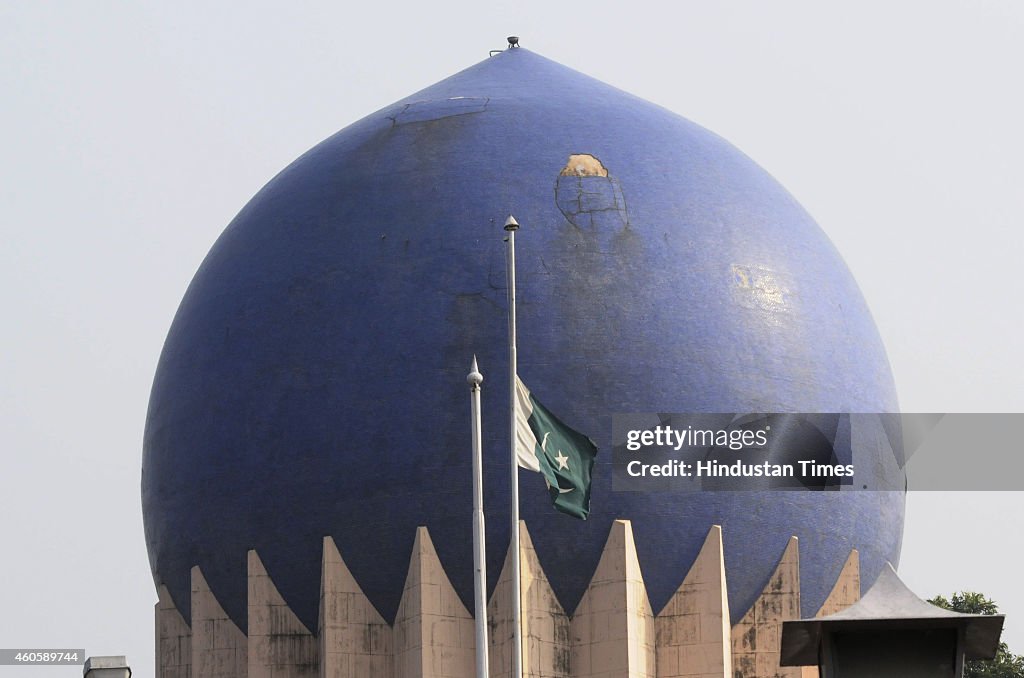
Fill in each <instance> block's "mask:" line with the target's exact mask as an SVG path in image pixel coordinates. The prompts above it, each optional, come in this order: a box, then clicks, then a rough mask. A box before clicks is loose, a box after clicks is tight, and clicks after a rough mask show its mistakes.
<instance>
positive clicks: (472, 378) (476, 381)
mask: <svg viewBox="0 0 1024 678" xmlns="http://www.w3.org/2000/svg"><path fill="white" fill-rule="evenodd" d="M466 381H468V382H469V383H470V385H472V386H479V385H480V384H482V383H483V381H484V375H482V374H480V368H479V367H477V366H476V356H475V355H474V356H473V367H472V368H470V372H469V374H468V375H466Z"/></svg>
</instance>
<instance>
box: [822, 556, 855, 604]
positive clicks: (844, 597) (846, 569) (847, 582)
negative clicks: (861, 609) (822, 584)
mask: <svg viewBox="0 0 1024 678" xmlns="http://www.w3.org/2000/svg"><path fill="white" fill-rule="evenodd" d="M858 600H860V553H858V552H857V549H853V550H851V551H850V555H849V556H847V558H846V562H845V563H843V568H842V569H841V570H840V571H839V576H838V577H836V583H835V584H834V585H833V586H832V590H831V591H830V592H829V594H828V596H827V597H826V598H825V602H823V603H822V604H821V608H820V609H819V610H818V613H817V614H816V615H814V616H815V617H825V616H827V615H830V614H835V613H836V612H839V611H840V610H845V609H846V608H848V607H850V606H851V605H853V604H854V603H856V602H857V601H858Z"/></svg>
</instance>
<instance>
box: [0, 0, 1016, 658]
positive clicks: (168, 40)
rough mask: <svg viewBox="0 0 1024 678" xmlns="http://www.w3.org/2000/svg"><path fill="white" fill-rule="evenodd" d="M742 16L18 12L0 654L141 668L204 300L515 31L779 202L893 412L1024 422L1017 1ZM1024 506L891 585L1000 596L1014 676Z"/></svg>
mask: <svg viewBox="0 0 1024 678" xmlns="http://www.w3.org/2000/svg"><path fill="white" fill-rule="evenodd" d="M725 4H726V3H712V2H665V3H651V2H644V1H642V0H637V1H633V2H621V1H620V2H603V1H601V0H588V1H587V2H543V3H541V2H532V1H527V0H517V1H515V2H485V3H484V2H459V3H437V2H434V3H431V2H417V3H411V2H410V3H404V4H403V3H396V2H389V3H383V2H380V3H359V5H358V6H352V5H351V4H346V3H339V2H334V3H316V4H312V3H302V2H288V3H279V4H271V3H248V5H247V6H245V7H244V8H243V5H242V3H226V2H220V3H207V2H204V3H198V2H174V3H153V2H131V3H129V2H100V1H96V2H89V3H84V2H72V1H71V0H68V1H66V2H42V1H39V0H31V1H24V2H21V1H16V0H2V1H0V88H2V90H0V91H2V95H0V96H2V105H0V225H2V228H3V239H2V243H3V244H2V246H0V290H2V292H0V294H2V295H3V296H2V300H3V301H2V309H3V313H4V321H3V331H2V333H0V337H2V344H0V349H2V355H3V359H2V361H0V369H2V375H0V398H2V401H0V405H2V413H0V435H2V437H0V440H2V444H3V466H2V469H3V471H2V474H3V478H4V481H5V482H4V489H3V493H2V495H0V502H2V503H0V538H2V542H0V544H2V549H3V551H2V553H0V647H56V646H70V647H85V648H86V649H87V652H88V654H91V655H100V654H126V655H128V658H129V662H130V663H131V665H132V666H133V667H134V670H135V672H136V675H138V676H145V675H150V674H151V672H152V670H153V611H152V607H153V604H154V603H155V601H156V594H155V591H154V588H153V583H152V579H151V576H150V572H149V564H148V561H147V557H146V548H145V542H144V538H143V533H142V517H141V507H140V497H139V482H140V462H141V443H142V428H143V423H144V419H145V412H146V405H147V401H148V397H149V388H150V385H151V382H152V377H153V372H154V369H155V367H156V361H157V358H158V356H159V352H160V349H161V346H162V344H163V339H164V336H165V335H166V332H167V329H168V327H169V325H170V322H171V319H172V317H173V314H174V311H175V309H176V308H177V305H178V302H179V300H180V299H181V296H182V294H183V293H184V291H185V288H186V286H187V284H188V282H189V280H190V279H191V277H192V275H193V273H194V272H195V270H196V268H197V267H198V265H199V263H200V262H201V261H202V258H203V256H204V255H205V254H206V252H207V250H208V249H209V247H210V246H211V245H212V244H213V242H214V240H215V239H216V237H217V236H218V234H219V233H220V232H221V230H222V229H223V228H224V227H225V226H226V225H227V223H228V221H229V220H230V219H231V218H232V217H233V216H234V215H235V213H236V212H238V210H239V209H241V207H242V206H243V205H244V204H245V203H246V201H247V200H248V199H249V198H250V197H251V196H252V195H253V194H254V193H255V192H256V191H257V190H259V188H260V187H261V186H262V185H263V184H264V183H266V181H268V180H269V179H270V178H271V177H272V176H273V175H274V174H275V173H276V172H277V171H278V170H280V169H281V168H283V167H284V166H285V165H286V164H287V163H289V162H290V161H291V160H293V159H294V158H295V157H297V156H298V155H299V154H301V153H302V152H303V151H305V150H306V149H308V148H309V147H310V146H313V145H314V144H316V143H317V142H319V141H320V140H322V139H323V138H325V137H326V136H328V135H330V134H331V133H333V132H334V131H336V130H338V129H340V128H342V127H344V126H346V125H348V124H349V123H351V122H353V121H355V120H357V119H359V118H361V117H363V116H364V115H366V114H368V113H371V112H373V111H375V110H377V109H378V108H381V107H382V106H384V105H386V104H389V103H391V102H392V101H395V100H397V99H399V98H402V97H404V96H405V95H407V94H410V93H412V92H413V91H415V90H418V89H420V88H422V87H425V86H427V85H429V84H431V83H433V82H436V81H437V80H440V79H442V78H444V77H446V76H448V75H450V74H452V73H454V72H456V71H458V70H461V69H462V68H464V67H466V66H469V65H471V64H473V63H475V62H477V61H479V60H481V59H483V58H486V56H487V52H488V50H491V49H500V48H502V47H503V46H504V44H505V36H506V35H508V34H517V35H520V36H522V45H523V46H524V47H526V48H529V49H532V50H534V51H536V52H539V53H540V54H543V55H545V56H547V57H549V58H552V59H554V60H556V61H560V62H561V63H563V64H565V65H567V66H570V67H573V68H576V69H578V70H581V71H583V72H585V73H587V74H589V75H592V76H595V77H597V78H599V79H601V80H604V81H606V82H608V83H610V84H612V85H615V86H618V87H620V88H622V89H625V90H627V91H629V92H632V93H634V94H637V95H639V96H642V97H644V98H646V99H649V100H651V101H654V102H656V103H658V104H660V105H662V106H665V107H666V108H669V109H671V110H673V111H675V112H677V113H680V114H681V115H684V116H686V117H688V118H690V119H691V120H694V121H696V122H698V123H700V124H701V125H704V126H705V127H708V128H710V129H711V130H713V131H715V132H717V133H718V134H720V135H722V136H724V137H725V138H727V139H729V140H730V141H731V142H733V143H734V144H735V145H737V146H738V147H739V148H740V149H742V150H743V151H744V152H746V153H747V154H748V155H750V156H751V157H752V158H753V159H754V160H755V161H757V162H758V163H760V164H761V165H762V166H763V167H765V168H766V169H767V170H768V171H769V172H770V173H772V174H773V175H774V176H775V177H776V178H777V179H779V180H780V181H781V182H782V184H783V185H785V186H786V187H787V188H788V189H789V190H790V192H792V193H793V194H794V195H795V196H796V198H797V199H798V200H799V201H800V202H801V203H802V204H803V205H804V207H806V208H807V209H808V210H809V211H810V212H811V214H812V215H813V216H814V217H815V218H816V219H817V221H818V222H819V224H820V225H821V226H822V228H823V229H824V230H825V231H826V232H827V233H828V235H829V236H830V237H831V238H832V240H833V241H834V242H835V243H836V245H837V246H838V248H839V250H840V251H841V252H842V253H843V255H844V257H845V258H846V261H847V263H848V264H849V266H850V268H851V269H852V270H853V273H854V275H855V276H856V278H857V280H858V281H859V283H860V285H861V288H862V290H863V292H864V294H865V296H866V298H867V300H868V303H869V305H870V307H871V309H872V311H873V313H874V316H875V320H876V322H877V324H878V327H879V329H880V331H881V333H882V337H883V339H884V340H885V343H886V346H887V348H888V352H889V358H890V361H891V363H892V367H893V370H894V373H895V375H896V382H897V387H898V389H899V394H900V400H901V405H902V408H903V409H904V410H905V411H912V412H913V411H918V412H921V411H940V412H957V411H968V412H971V411H979V412H981V411H995V412H1009V411H1022V410H1024V357H1022V351H1021V331H1022V329H1024V323H1022V321H1021V318H1020V314H1021V311H1022V303H1021V298H1022V293H1024V275H1022V273H1021V271H1022V261H1024V257H1022V254H1024V233H1022V228H1021V227H1022V224H1021V217H1022V215H1024V190H1022V187H1024V164H1022V163H1024V130H1022V124H1021V121H1022V120H1024V97H1022V94H1021V87H1020V79H1021V66H1022V64H1024V4H1022V3H1019V2H1012V1H1006V2H985V1H980V0H973V1H972V2H948V1H944V2H934V1H930V2H900V3H893V2H859V3H842V5H841V6H840V5H839V4H838V3H823V2H820V1H815V2H772V3H763V2H732V3H728V7H725V6H724V5H725ZM499 216H500V215H499ZM1021 447H1022V446H1021V445H1019V444H1018V445H1017V446H1016V447H1015V448H1014V447H1013V446H1012V445H1010V446H1008V449H1007V451H1006V453H1007V454H1021V453H1024V450H1022V449H1021ZM964 454H965V455H967V454H970V451H969V450H965V451H964ZM1022 496H1024V495H1020V494H1016V493H1001V494H1000V493H980V494H973V495H968V494H938V493H911V495H910V496H909V497H908V510H907V524H906V536H905V540H904V550H903V562H902V565H901V568H900V575H901V576H902V577H903V578H904V579H905V580H906V581H907V583H908V584H909V585H910V586H911V587H912V588H913V589H914V590H915V591H917V592H918V593H919V594H920V595H922V596H931V595H934V594H936V593H946V594H949V593H951V592H952V591H954V590H958V589H965V588H966V589H977V590H981V591H984V592H985V593H987V594H988V595H990V596H992V597H994V598H995V599H996V600H997V601H998V602H999V603H1000V604H1001V606H1002V608H1003V611H1004V612H1006V613H1008V615H1009V618H1008V621H1007V628H1006V632H1005V634H1004V638H1005V639H1006V640H1008V642H1010V644H1011V647H1015V648H1016V650H1017V651H1018V652H1022V653H1024V590H1022V587H1021V584H1020V560H1021V558H1022V555H1024V554H1022V540H1024V537H1022V535H1024V510H1022V508H1024V504H1022V499H1021V497H1022ZM79 672H80V669H79V668H76V667H61V668H54V669H44V668H34V669H31V670H28V669H16V668H5V667H0V677H3V676H14V675H32V676H37V677H38V678H48V677H50V676H65V677H71V676H75V675H80V673H79Z"/></svg>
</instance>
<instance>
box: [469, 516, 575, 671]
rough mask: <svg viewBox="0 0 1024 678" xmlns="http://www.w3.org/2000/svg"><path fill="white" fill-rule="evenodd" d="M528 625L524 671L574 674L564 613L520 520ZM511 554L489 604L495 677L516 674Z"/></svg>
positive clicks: (522, 613) (525, 626)
mask: <svg viewBox="0 0 1024 678" xmlns="http://www.w3.org/2000/svg"><path fill="white" fill-rule="evenodd" d="M519 551H520V568H519V580H520V589H521V595H522V601H521V606H520V619H521V621H522V624H523V631H522V637H523V672H524V673H525V674H526V675H528V676H537V677H538V678H569V677H570V676H572V673H571V668H570V666H571V657H572V646H571V643H570V637H569V616H568V615H567V614H565V611H564V610H563V609H562V605H561V603H559V602H558V598H557V597H556V596H555V592H554V591H553V590H552V589H551V584H550V583H548V578H547V575H546V574H545V573H544V569H543V568H542V567H541V565H540V560H539V559H538V558H537V551H536V550H535V549H534V547H533V540H532V539H531V538H530V533H529V531H528V530H527V529H526V523H525V522H522V521H520V523H519ZM512 595H513V594H512V558H511V552H509V553H507V554H506V556H505V564H504V566H503V567H502V570H501V575H500V576H499V578H498V584H497V586H496V587H495V589H494V593H493V594H492V595H491V599H490V601H489V602H488V604H487V624H488V641H489V650H488V658H489V668H490V676H491V677H492V678H504V677H506V676H511V675H512V658H513V652H514V649H513V647H514V645H513V640H512V631H513V621H512Z"/></svg>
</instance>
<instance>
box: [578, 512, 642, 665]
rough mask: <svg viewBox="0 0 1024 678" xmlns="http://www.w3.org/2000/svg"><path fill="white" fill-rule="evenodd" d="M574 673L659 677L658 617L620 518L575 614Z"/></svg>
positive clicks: (630, 534) (630, 536) (630, 529)
mask: <svg viewBox="0 0 1024 678" xmlns="http://www.w3.org/2000/svg"><path fill="white" fill-rule="evenodd" d="M571 633H572V645H573V647H572V671H573V675H577V676H588V675H591V674H592V673H593V674H597V673H602V672H603V673H607V674H609V675H629V676H631V677H633V676H636V677H642V676H651V677H653V676H654V675H655V662H656V658H655V655H656V647H655V624H654V613H653V612H652V611H651V604H650V601H649V600H648V598H647V588H646V587H645V585H644V581H643V576H642V573H641V571H640V562H639V559H638V558H637V554H636V544H635V542H634V540H633V527H632V525H631V524H630V522H629V521H628V520H616V521H614V522H613V523H612V526H611V529H610V530H609V534H608V540H607V542H606V543H605V546H604V550H603V551H602V553H601V558H600V560H599V561H598V563H597V568H596V569H595V570H594V575H593V577H592V578H591V580H590V584H589V585H588V586H587V590H586V592H584V594H583V598H582V599H581V600H580V603H579V605H577V606H576V610H575V612H574V613H573V616H572V622H571Z"/></svg>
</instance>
